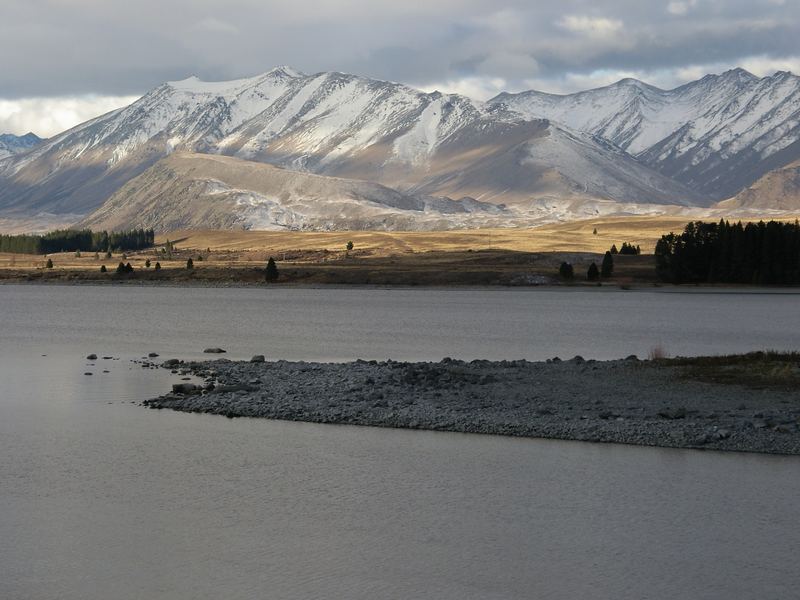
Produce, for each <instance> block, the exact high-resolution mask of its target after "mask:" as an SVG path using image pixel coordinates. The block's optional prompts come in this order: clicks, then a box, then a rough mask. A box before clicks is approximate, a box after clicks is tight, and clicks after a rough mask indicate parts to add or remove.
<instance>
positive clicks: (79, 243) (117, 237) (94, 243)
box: [0, 229, 155, 254]
mask: <svg viewBox="0 0 800 600" xmlns="http://www.w3.org/2000/svg"><path fill="white" fill-rule="evenodd" d="M154 242H155V232H154V231H153V230H152V229H131V230H130V231H112V232H111V233H108V232H107V231H92V230H91V229H59V230H57V231H51V232H50V233H46V234H44V235H0V252H14V253H17V254H51V253H53V252H81V251H84V252H107V253H108V252H110V251H111V250H112V249H119V250H141V249H143V248H149V247H150V246H152V245H153V243H154Z"/></svg>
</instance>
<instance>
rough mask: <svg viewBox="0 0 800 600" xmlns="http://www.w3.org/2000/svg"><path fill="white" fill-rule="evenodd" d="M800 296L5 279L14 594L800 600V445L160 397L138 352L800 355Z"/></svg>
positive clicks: (8, 525)
mask: <svg viewBox="0 0 800 600" xmlns="http://www.w3.org/2000/svg"><path fill="white" fill-rule="evenodd" d="M798 301H800V295H797V294H782V293H764V294H753V293H747V294H741V293H701V292H695V291H693V292H692V293H665V292H639V291H635V292H633V291H631V292H622V291H616V290H588V291H573V290H563V291H562V290H380V289H329V288H326V289H185V288H128V287H125V288H121V287H38V286H0V598H3V599H5V598H8V599H17V598H19V599H31V598H34V599H49V598H58V599H95V598H96V599H108V598H114V599H129V598H130V599H134V598H135V599H140V598H148V599H150V598H157V599H161V598H170V599H171V598H175V599H183V598H193V599H194V598H214V599H217V598H226V599H239V598H241V599H250V598H298V599H299V598H365V599H366V598H370V599H372V598H392V599H394V598H437V599H438V598H454V599H455V598H458V599H471V598H475V599H478V598H480V599H483V598H580V597H585V598H631V599H639V598H758V599H766V598H789V597H793V596H794V595H796V593H797V589H798V586H800V570H798V568H797V557H798V556H799V555H800V528H798V527H797V498H798V497H800V459H797V458H794V457H771V456H759V455H743V454H742V455H735V454H721V453H713V452H697V451H681V450H666V449H653V448H637V447H626V446H614V445H598V444H586V443H575V442H556V441H543V440H523V439H510V438H500V437H492V436H477V435H462V434H447V433H433V432H418V431H399V430H398V431H394V430H387V429H373V428H355V427H344V426H325V425H312V424H299V423H281V422H270V421H260V420H246V419H236V420H228V419H224V418H220V417H213V416H208V415H190V414H182V413H172V412H166V411H151V410H147V409H144V408H142V407H140V406H138V405H137V403H138V402H139V401H141V400H143V399H145V398H147V397H150V396H154V395H157V394H160V393H162V392H164V391H165V390H167V389H169V385H170V383H171V382H172V381H174V380H175V379H174V376H172V375H170V374H169V373H167V372H165V371H161V370H159V371H153V370H143V369H141V368H140V367H139V366H138V365H136V364H134V363H132V362H131V359H135V358H139V357H141V356H143V355H145V354H146V353H147V352H150V351H155V352H159V353H160V354H161V356H162V357H164V358H167V357H172V356H175V357H181V358H192V357H199V356H202V355H201V354H200V352H201V351H202V349H203V348H204V347H207V346H212V345H213V346H222V347H225V348H227V349H228V350H229V351H230V353H229V355H228V356H229V357H232V358H237V357H238V358H242V357H245V358H249V356H250V355H252V354H256V353H259V354H266V355H267V356H268V357H269V358H273V359H278V358H287V359H306V360H348V359H353V358H359V357H360V358H377V359H383V358H393V359H432V360H438V359H441V358H442V357H444V356H453V357H458V358H465V359H468V358H476V357H482V358H495V359H497V358H529V359H542V358H547V357H551V356H554V355H560V356H562V357H570V356H572V355H574V354H581V355H583V356H585V357H587V358H588V357H593V358H615V357H620V356H625V355H627V354H631V353H636V354H639V355H646V354H647V352H648V351H649V350H650V348H652V347H653V346H654V345H656V344H660V345H661V346H663V347H664V348H665V349H666V350H667V351H668V352H669V353H670V354H699V353H714V352H731V351H745V350H751V349H758V348H778V349H792V348H794V349H797V348H798V346H800V339H798V333H797V332H798V331H800V311H798ZM90 352H94V353H97V354H98V355H100V356H101V357H102V356H104V355H110V356H114V357H115V358H118V359H119V360H107V361H103V360H98V361H94V362H92V363H90V362H87V361H86V360H85V356H86V355H87V354H89V353H90ZM43 354H44V355H46V356H42V355H43ZM91 365H93V366H91ZM103 370H107V371H109V372H108V373H103V372H102V371H103ZM84 372H92V373H93V375H92V376H91V377H90V376H85V375H84Z"/></svg>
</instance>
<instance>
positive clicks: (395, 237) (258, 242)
mask: <svg viewBox="0 0 800 600" xmlns="http://www.w3.org/2000/svg"><path fill="white" fill-rule="evenodd" d="M686 222H687V219H686V217H679V218H676V217H663V216H657V217H609V218H603V219H592V220H585V221H574V222H570V223H556V224H551V225H543V226H541V227H535V228H530V229H527V228H526V229H469V230H456V231H430V232H429V231H408V232H397V231H394V232H387V231H337V232H301V231H176V232H173V233H170V234H167V235H163V236H159V239H158V241H159V242H160V243H163V242H164V241H165V240H166V239H170V240H172V241H177V243H178V246H179V247H181V248H191V249H198V250H199V249H208V248H210V249H211V250H212V251H219V250H225V251H233V252H248V251H254V252H267V253H272V254H273V255H274V254H280V253H282V252H286V251H293V250H305V251H323V250H326V249H327V250H329V251H339V250H342V249H343V248H344V247H345V245H346V244H347V242H348V241H352V242H353V244H354V245H355V248H356V249H358V250H362V251H365V252H368V253H369V254H370V255H371V256H391V255H396V254H403V253H408V252H459V251H460V252H464V251H467V250H489V249H492V250H510V251H515V252H605V251H606V250H608V248H610V247H611V245H612V244H617V246H619V245H620V244H621V243H622V242H625V241H627V242H630V243H633V244H634V245H636V244H639V245H640V246H641V247H642V252H645V253H651V252H652V251H653V248H654V247H655V244H656V241H657V240H658V239H659V238H660V237H661V236H662V235H663V234H664V233H668V232H670V231H680V230H682V229H683V227H684V225H686ZM595 229H597V234H596V235H595V234H594V233H593V232H594V230H595Z"/></svg>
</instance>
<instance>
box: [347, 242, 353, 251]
mask: <svg viewBox="0 0 800 600" xmlns="http://www.w3.org/2000/svg"><path fill="white" fill-rule="evenodd" d="M352 249H353V242H352V241H350V242H347V251H348V252H350V250H352Z"/></svg>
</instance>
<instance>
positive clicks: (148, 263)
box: [144, 258, 150, 269]
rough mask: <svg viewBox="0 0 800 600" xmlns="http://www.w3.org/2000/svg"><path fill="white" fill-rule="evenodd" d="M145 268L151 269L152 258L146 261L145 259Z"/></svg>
mask: <svg viewBox="0 0 800 600" xmlns="http://www.w3.org/2000/svg"><path fill="white" fill-rule="evenodd" d="M144 268H145V269H149V268H150V259H149V258H148V259H147V260H146V261H144Z"/></svg>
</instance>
